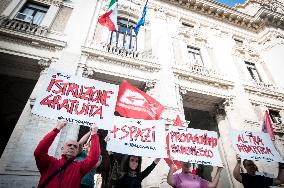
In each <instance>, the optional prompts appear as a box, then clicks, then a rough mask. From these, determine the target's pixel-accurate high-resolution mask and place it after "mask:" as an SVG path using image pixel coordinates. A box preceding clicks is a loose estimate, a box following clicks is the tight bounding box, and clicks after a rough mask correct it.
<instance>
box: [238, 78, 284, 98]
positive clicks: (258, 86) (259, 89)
mask: <svg viewBox="0 0 284 188" xmlns="http://www.w3.org/2000/svg"><path fill="white" fill-rule="evenodd" d="M244 87H245V89H246V90H247V91H251V92H254V93H258V94H263V95H272V96H278V98H282V97H283V95H284V90H283V89H282V88H280V87H277V86H276V85H273V84H271V83H265V82H258V81H255V80H253V79H250V80H248V81H246V82H245V83H244ZM281 96H282V97H281Z"/></svg>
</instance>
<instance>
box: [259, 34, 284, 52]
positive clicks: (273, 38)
mask: <svg viewBox="0 0 284 188" xmlns="http://www.w3.org/2000/svg"><path fill="white" fill-rule="evenodd" d="M259 40H260V42H259V44H260V45H261V46H262V50H268V49H271V48H273V47H274V46H277V45H284V34H283V33H281V32H280V31H277V30H272V31H271V30H270V31H268V32H267V33H266V34H264V35H263V36H262V37H261V38H260V39H259Z"/></svg>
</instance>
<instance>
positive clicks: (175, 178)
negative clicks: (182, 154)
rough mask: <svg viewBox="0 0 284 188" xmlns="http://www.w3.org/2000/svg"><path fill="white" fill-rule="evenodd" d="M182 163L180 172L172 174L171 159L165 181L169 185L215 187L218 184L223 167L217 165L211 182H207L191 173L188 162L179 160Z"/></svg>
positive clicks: (198, 187) (182, 187)
mask: <svg viewBox="0 0 284 188" xmlns="http://www.w3.org/2000/svg"><path fill="white" fill-rule="evenodd" d="M180 163H181V165H182V172H181V173H177V174H175V175H173V171H174V163H173V161H172V163H171V166H170V169H169V173H168V177H167V182H168V184H169V185H171V186H173V187H175V188H187V187H190V188H215V187H217V185H218V182H219V179H220V174H221V171H222V169H223V167H218V169H217V172H216V175H215V177H214V179H213V181H212V182H209V181H207V180H205V179H203V178H201V177H200V176H198V175H196V174H191V171H190V167H191V164H190V163H188V162H182V161H180Z"/></svg>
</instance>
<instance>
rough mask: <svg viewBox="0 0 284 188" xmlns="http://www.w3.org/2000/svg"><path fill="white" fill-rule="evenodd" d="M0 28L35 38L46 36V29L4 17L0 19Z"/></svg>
mask: <svg viewBox="0 0 284 188" xmlns="http://www.w3.org/2000/svg"><path fill="white" fill-rule="evenodd" d="M0 27H1V28H4V29H7V30H13V31H17V32H23V33H28V34H31V35H37V36H46V34H47V31H48V28H46V27H41V26H38V25H33V24H30V23H27V22H24V21H20V20H15V19H9V18H8V17H5V16H1V17H0Z"/></svg>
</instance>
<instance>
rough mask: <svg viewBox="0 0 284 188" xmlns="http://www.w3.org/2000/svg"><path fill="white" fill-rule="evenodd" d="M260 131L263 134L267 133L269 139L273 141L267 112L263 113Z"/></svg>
mask: <svg viewBox="0 0 284 188" xmlns="http://www.w3.org/2000/svg"><path fill="white" fill-rule="evenodd" d="M262 131H263V132H265V133H268V134H269V136H270V138H271V140H275V135H274V132H273V127H272V122H271V119H270V116H269V112H268V110H266V111H265V115H264V119H263V124H262Z"/></svg>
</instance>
